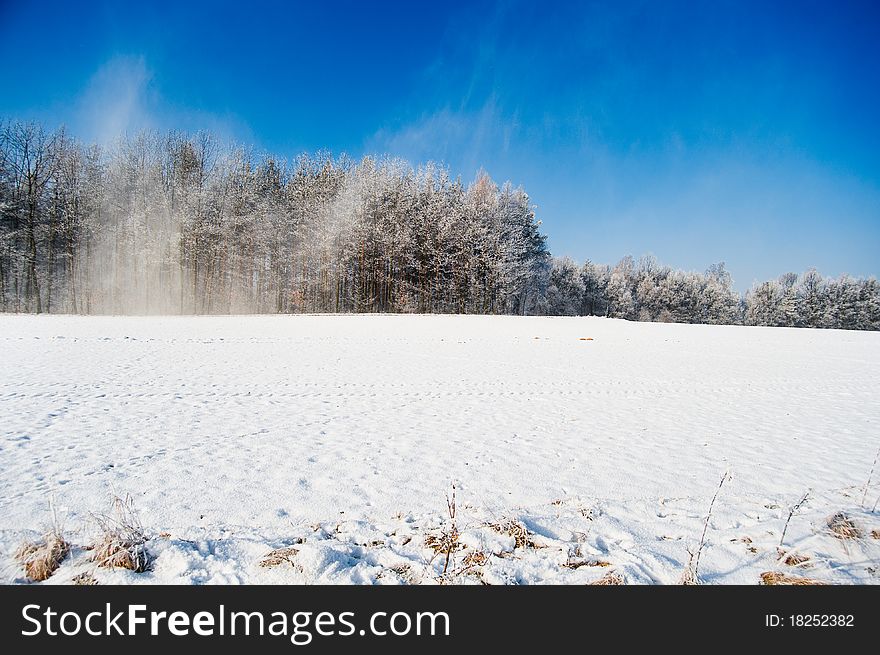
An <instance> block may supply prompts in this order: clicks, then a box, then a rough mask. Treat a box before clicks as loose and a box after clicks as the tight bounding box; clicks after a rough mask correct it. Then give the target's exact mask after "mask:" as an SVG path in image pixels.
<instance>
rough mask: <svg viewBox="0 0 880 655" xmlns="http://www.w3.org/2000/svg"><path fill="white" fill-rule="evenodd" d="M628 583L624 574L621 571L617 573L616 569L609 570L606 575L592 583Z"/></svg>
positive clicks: (600, 584) (603, 584) (604, 584)
mask: <svg viewBox="0 0 880 655" xmlns="http://www.w3.org/2000/svg"><path fill="white" fill-rule="evenodd" d="M622 584H626V580H624V578H623V576H622V575H620V574H619V573H615V572H614V571H609V572H608V573H606V574H605V575H603V576H602V577H601V578H599V579H598V580H593V581H592V582H591V583H590V585H599V586H607V585H622Z"/></svg>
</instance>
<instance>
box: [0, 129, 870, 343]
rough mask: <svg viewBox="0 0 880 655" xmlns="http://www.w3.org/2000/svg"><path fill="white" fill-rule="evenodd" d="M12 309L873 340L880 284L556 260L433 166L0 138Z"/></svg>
mask: <svg viewBox="0 0 880 655" xmlns="http://www.w3.org/2000/svg"><path fill="white" fill-rule="evenodd" d="M0 311H4V312H37V313H40V312H51V313H81V314H102V313H103V314H169V313H179V314H203V313H204V314H211V313H214V314H228V313H297V312H418V313H478V314H550V315H598V316H610V317H618V318H625V319H630V320H650V321H676V322H692V323H745V324H749V325H796V326H805V327H839V328H852V329H880V291H878V285H877V281H876V280H875V279H873V278H870V279H860V280H857V279H852V278H849V277H841V278H837V279H826V278H823V277H822V276H821V275H819V274H818V273H816V272H815V271H808V272H807V273H805V274H804V275H802V276H798V275H794V274H787V275H784V276H782V277H781V278H779V279H778V280H773V281H769V282H765V283H763V284H760V285H756V286H755V287H754V288H753V289H751V290H750V291H749V292H748V293H746V294H745V295H744V296H742V297H741V296H740V295H739V294H737V293H736V292H735V291H734V290H733V289H732V281H731V278H730V274H729V272H728V271H727V270H726V269H725V267H724V265H723V264H719V265H714V266H713V267H711V268H710V269H709V270H708V271H706V272H705V273H702V274H701V273H692V272H683V271H678V270H673V269H670V268H668V267H664V266H660V265H659V264H657V262H656V260H654V259H653V258H651V257H644V258H642V259H640V260H639V261H638V262H636V261H634V260H633V259H632V257H626V258H624V259H623V260H621V261H620V262H619V263H618V264H616V265H614V266H605V265H597V264H593V263H591V262H586V263H585V264H583V265H580V266H579V265H577V264H575V263H574V262H573V261H571V260H569V259H564V258H563V259H559V258H553V257H551V255H550V253H549V251H548V249H547V246H546V237H545V235H544V234H543V233H542V231H541V223H540V221H538V220H537V218H536V215H535V208H534V206H533V205H532V203H531V201H530V199H529V196H528V195H527V194H526V192H525V191H524V190H523V189H522V188H516V187H514V186H513V185H511V184H510V183H505V184H503V185H500V186H499V185H498V184H496V183H495V182H494V181H493V180H492V179H491V178H490V177H489V176H488V175H487V174H485V173H483V172H481V173H480V174H478V175H477V177H476V179H475V180H474V181H473V182H472V183H470V184H464V183H462V181H461V179H460V178H453V177H452V176H451V175H450V173H449V171H448V170H447V169H446V168H444V167H442V166H438V165H436V164H433V163H428V164H426V165H423V166H420V167H418V168H413V167H412V166H410V165H409V164H407V163H405V162H403V161H401V160H397V159H394V158H389V157H382V158H377V157H363V158H361V159H359V160H357V161H355V160H351V159H349V158H348V157H345V156H342V157H333V156H332V155H330V154H329V153H323V152H319V153H315V154H303V155H300V156H299V157H297V158H295V159H293V160H292V161H288V160H285V159H282V158H279V157H275V156H272V155H270V154H260V155H257V154H255V153H254V152H253V151H251V150H249V149H247V148H244V147H239V146H233V145H229V144H225V143H221V142H220V141H218V140H217V139H216V138H214V137H213V136H211V135H210V134H208V133H204V132H203V133H198V134H195V135H187V134H182V133H179V132H167V133H158V132H144V133H141V134H137V135H134V136H129V137H122V138H120V139H118V140H117V141H116V142H115V143H114V144H113V145H111V146H108V147H101V146H98V145H88V144H83V143H80V142H79V141H77V140H76V139H74V138H72V137H71V136H70V135H69V134H68V133H67V132H66V131H65V130H63V129H60V130H56V131H49V130H46V129H45V128H44V127H43V126H41V125H39V124H37V123H26V122H19V121H4V122H2V123H0Z"/></svg>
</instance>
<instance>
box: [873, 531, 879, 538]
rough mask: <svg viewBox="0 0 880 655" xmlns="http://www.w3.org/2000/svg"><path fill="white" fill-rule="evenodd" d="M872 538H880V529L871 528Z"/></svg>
mask: <svg viewBox="0 0 880 655" xmlns="http://www.w3.org/2000/svg"><path fill="white" fill-rule="evenodd" d="M871 539H880V530H871Z"/></svg>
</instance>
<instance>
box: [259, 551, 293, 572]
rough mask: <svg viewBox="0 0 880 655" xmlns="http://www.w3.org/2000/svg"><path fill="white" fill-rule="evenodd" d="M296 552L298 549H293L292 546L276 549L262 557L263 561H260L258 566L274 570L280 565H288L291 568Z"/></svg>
mask: <svg viewBox="0 0 880 655" xmlns="http://www.w3.org/2000/svg"><path fill="white" fill-rule="evenodd" d="M298 552H299V549H297V548H294V547H293V546H287V547H285V548H276V549H275V550H270V551H269V552H268V553H266V554H265V555H263V559H261V560H260V564H259V565H260V566H262V567H263V568H274V567H276V566H281V565H282V564H290V565H292V566H293V565H294V561H293V558H294V557H296V554H297V553H298Z"/></svg>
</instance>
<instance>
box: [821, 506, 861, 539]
mask: <svg viewBox="0 0 880 655" xmlns="http://www.w3.org/2000/svg"><path fill="white" fill-rule="evenodd" d="M827 523H828V530H829V531H830V532H831V534H832V535H834V536H835V537H837V538H838V539H861V537H862V530H861V529H860V528H859V527H858V526H857V525H856V524H855V523H854V522H853V520H852V519H851V518H849V517H848V516H847V515H846V514H845V513H844V512H837V513H836V514H834V515H832V516H829V517H828V521H827Z"/></svg>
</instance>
